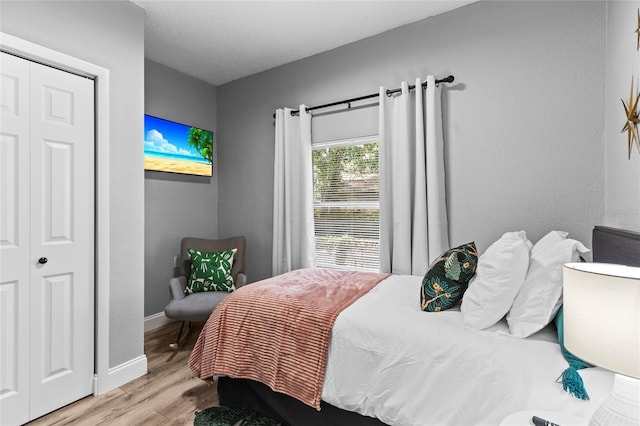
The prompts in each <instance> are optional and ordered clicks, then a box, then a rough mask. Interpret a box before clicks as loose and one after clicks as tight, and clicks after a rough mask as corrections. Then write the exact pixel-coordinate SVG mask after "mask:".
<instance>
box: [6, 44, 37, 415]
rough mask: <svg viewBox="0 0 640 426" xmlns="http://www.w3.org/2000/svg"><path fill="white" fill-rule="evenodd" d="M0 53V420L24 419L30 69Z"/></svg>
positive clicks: (26, 394) (26, 397)
mask: <svg viewBox="0 0 640 426" xmlns="http://www.w3.org/2000/svg"><path fill="white" fill-rule="evenodd" d="M1 55H2V56H0V114H1V115H0V424H2V425H5V424H9V425H10V424H20V423H24V422H26V421H28V420H29V364H30V361H29V324H30V318H31V317H30V314H29V312H30V310H31V308H30V296H29V295H30V280H31V278H30V275H31V268H30V267H29V245H30V241H29V229H30V225H29V191H30V189H29V188H30V184H29V181H30V177H29V169H30V167H29V152H30V138H29V133H30V132H29V123H30V117H29V114H30V111H29V96H28V94H29V85H30V83H29V80H30V79H29V75H30V72H29V69H30V64H29V62H27V61H24V60H21V59H18V58H15V57H13V56H10V55H7V54H5V53H2V54H1Z"/></svg>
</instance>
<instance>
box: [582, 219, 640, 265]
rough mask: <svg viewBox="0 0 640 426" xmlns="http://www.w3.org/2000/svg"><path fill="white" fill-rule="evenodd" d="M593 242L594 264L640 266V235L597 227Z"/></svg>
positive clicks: (594, 229)
mask: <svg viewBox="0 0 640 426" xmlns="http://www.w3.org/2000/svg"><path fill="white" fill-rule="evenodd" d="M591 242H592V245H593V261H594V262H601V263H618V264H621V265H627V266H640V233H637V232H632V231H625V230H623V229H616V228H609V227H606V226H596V227H594V228H593V236H592V241H591Z"/></svg>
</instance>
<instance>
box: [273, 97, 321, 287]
mask: <svg viewBox="0 0 640 426" xmlns="http://www.w3.org/2000/svg"><path fill="white" fill-rule="evenodd" d="M299 111H300V113H299V114H298V115H296V116H292V115H291V109H290V108H281V109H278V110H276V141H275V158H274V176H273V257H272V270H273V275H278V274H282V273H285V272H288V271H291V270H294V269H300V268H311V267H313V266H314V257H315V240H314V229H313V175H312V174H313V171H312V166H311V114H309V113H308V112H307V111H306V107H305V106H304V105H300V108H299Z"/></svg>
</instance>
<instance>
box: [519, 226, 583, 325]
mask: <svg viewBox="0 0 640 426" xmlns="http://www.w3.org/2000/svg"><path fill="white" fill-rule="evenodd" d="M567 235H568V233H567V232H563V231H551V232H549V233H548V234H547V235H545V236H544V237H543V238H542V239H540V241H538V242H537V243H536V245H535V246H533V249H531V258H530V260H529V271H528V272H527V276H526V278H525V280H524V284H522V288H521V289H520V292H519V293H518V295H517V296H516V298H515V300H514V301H513V305H512V306H511V309H510V310H509V314H507V322H508V323H509V331H510V333H511V335H512V336H515V337H528V336H531V335H532V334H534V333H536V332H538V331H540V330H542V329H543V328H544V327H545V326H546V325H547V324H549V323H550V322H551V321H552V320H553V317H554V316H555V315H556V313H557V312H558V309H560V305H561V303H562V265H564V264H565V263H568V262H579V261H580V255H581V254H584V253H586V252H588V251H589V249H587V248H586V247H585V246H584V245H582V243H581V242H580V241H576V240H572V239H568V238H567Z"/></svg>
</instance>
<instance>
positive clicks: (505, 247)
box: [460, 231, 531, 330]
mask: <svg viewBox="0 0 640 426" xmlns="http://www.w3.org/2000/svg"><path fill="white" fill-rule="evenodd" d="M530 250H531V243H530V242H529V240H527V234H526V233H525V232H524V231H518V232H507V233H505V234H504V235H503V236H502V237H501V238H500V239H499V240H498V241H496V242H494V243H493V244H492V245H491V246H490V247H489V248H488V249H487V250H486V251H485V252H484V253H483V254H482V256H480V258H479V259H478V268H477V270H476V275H475V277H473V279H472V280H471V282H470V283H469V288H468V289H467V291H466V292H465V293H464V296H463V297H462V305H461V306H460V311H461V312H462V317H463V318H464V322H465V324H467V325H470V326H471V327H473V328H475V329H477V330H483V329H485V328H488V327H491V326H492V325H494V324H495V323H497V322H498V321H500V319H501V318H502V317H503V316H504V315H505V314H506V313H507V312H508V311H509V308H510V307H511V304H512V303H513V299H515V297H516V295H517V294H518V291H519V290H520V287H522V283H523V282H524V278H525V276H526V275H527V268H528V267H529V252H530Z"/></svg>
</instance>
